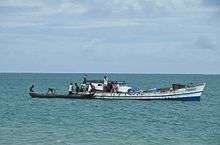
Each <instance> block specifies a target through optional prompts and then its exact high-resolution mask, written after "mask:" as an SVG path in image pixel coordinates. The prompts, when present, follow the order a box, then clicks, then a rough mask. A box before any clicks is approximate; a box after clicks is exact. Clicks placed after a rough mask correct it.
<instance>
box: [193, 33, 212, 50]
mask: <svg viewBox="0 0 220 145" xmlns="http://www.w3.org/2000/svg"><path fill="white" fill-rule="evenodd" d="M195 48H196V49H201V50H202V49H203V50H215V49H216V46H215V43H214V42H213V41H212V40H211V39H210V38H208V37H205V36H200V37H198V38H197V40H196V41H195Z"/></svg>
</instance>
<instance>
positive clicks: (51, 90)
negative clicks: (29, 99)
mask: <svg viewBox="0 0 220 145" xmlns="http://www.w3.org/2000/svg"><path fill="white" fill-rule="evenodd" d="M47 93H52V94H53V93H55V89H53V88H48V90H47Z"/></svg>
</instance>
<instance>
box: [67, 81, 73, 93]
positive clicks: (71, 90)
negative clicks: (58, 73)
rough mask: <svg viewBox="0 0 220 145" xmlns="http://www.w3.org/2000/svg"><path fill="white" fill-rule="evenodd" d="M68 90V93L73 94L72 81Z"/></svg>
mask: <svg viewBox="0 0 220 145" xmlns="http://www.w3.org/2000/svg"><path fill="white" fill-rule="evenodd" d="M68 91H69V95H71V94H73V83H70V85H69V89H68Z"/></svg>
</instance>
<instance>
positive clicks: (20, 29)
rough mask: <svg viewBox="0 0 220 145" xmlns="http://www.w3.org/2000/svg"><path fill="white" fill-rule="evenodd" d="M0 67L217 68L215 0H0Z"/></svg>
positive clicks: (218, 13)
mask: <svg viewBox="0 0 220 145" xmlns="http://www.w3.org/2000/svg"><path fill="white" fill-rule="evenodd" d="M0 72H37V73H40V72H44V73H51V72H53V73H78V72H82V73H144V74H148V73H150V74H152V73H157V74H158V73H159V74H163V73H168V74H176V73H180V74H185V73H187V74H191V73H193V74H220V0H0Z"/></svg>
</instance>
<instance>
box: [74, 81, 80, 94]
mask: <svg viewBox="0 0 220 145" xmlns="http://www.w3.org/2000/svg"><path fill="white" fill-rule="evenodd" d="M75 87H76V88H75V90H76V93H78V92H79V86H78V84H77V83H75Z"/></svg>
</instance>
